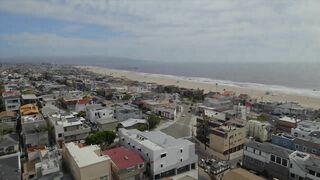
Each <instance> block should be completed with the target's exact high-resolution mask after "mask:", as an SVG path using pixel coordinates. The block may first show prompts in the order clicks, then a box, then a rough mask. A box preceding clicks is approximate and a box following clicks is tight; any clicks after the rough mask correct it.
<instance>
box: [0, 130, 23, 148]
mask: <svg viewBox="0 0 320 180" xmlns="http://www.w3.org/2000/svg"><path fill="white" fill-rule="evenodd" d="M18 144H19V136H18V134H15V133H11V134H6V135H3V136H0V147H8V146H14V145H18Z"/></svg>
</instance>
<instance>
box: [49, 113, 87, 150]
mask: <svg viewBox="0 0 320 180" xmlns="http://www.w3.org/2000/svg"><path fill="white" fill-rule="evenodd" d="M48 119H49V122H50V124H51V125H52V126H53V127H54V137H55V140H56V142H58V143H59V144H60V145H61V142H71V141H79V140H83V139H85V138H86V137H88V136H89V133H90V132H91V128H90V127H89V126H88V125H86V124H85V123H83V122H84V121H85V119H84V118H82V117H76V116H75V115H72V114H65V115H62V114H59V113H56V114H52V115H51V116H49V117H48Z"/></svg>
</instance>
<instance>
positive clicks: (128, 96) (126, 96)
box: [122, 94, 132, 101]
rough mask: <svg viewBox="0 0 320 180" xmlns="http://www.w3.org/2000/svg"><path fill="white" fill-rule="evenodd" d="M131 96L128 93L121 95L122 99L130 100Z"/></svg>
mask: <svg viewBox="0 0 320 180" xmlns="http://www.w3.org/2000/svg"><path fill="white" fill-rule="evenodd" d="M131 98H132V96H131V95H130V94H126V95H124V96H123V98H122V100H124V101H128V100H130V99H131Z"/></svg>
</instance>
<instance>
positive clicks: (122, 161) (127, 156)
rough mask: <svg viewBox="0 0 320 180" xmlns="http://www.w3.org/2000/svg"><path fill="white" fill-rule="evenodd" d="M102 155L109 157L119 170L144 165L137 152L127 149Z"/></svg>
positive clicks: (114, 149) (110, 151)
mask: <svg viewBox="0 0 320 180" xmlns="http://www.w3.org/2000/svg"><path fill="white" fill-rule="evenodd" d="M102 154H104V155H107V156H109V157H110V158H111V160H112V162H113V163H114V164H115V165H116V166H117V167H118V168H119V169H126V168H129V167H132V166H135V165H138V164H142V163H144V160H143V158H142V157H141V156H140V155H139V154H138V153H137V152H135V151H133V150H130V149H127V148H125V147H118V148H113V149H110V150H106V151H104V152H102Z"/></svg>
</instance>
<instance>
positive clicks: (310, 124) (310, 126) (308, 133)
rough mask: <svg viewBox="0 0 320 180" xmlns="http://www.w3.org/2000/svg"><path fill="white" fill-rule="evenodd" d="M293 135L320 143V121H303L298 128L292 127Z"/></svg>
mask: <svg viewBox="0 0 320 180" xmlns="http://www.w3.org/2000/svg"><path fill="white" fill-rule="evenodd" d="M291 135H292V136H294V137H296V138H299V139H303V140H306V141H311V142H313V143H317V144H320V122H315V121H301V122H299V123H298V125H297V127H296V128H294V129H291Z"/></svg>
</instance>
